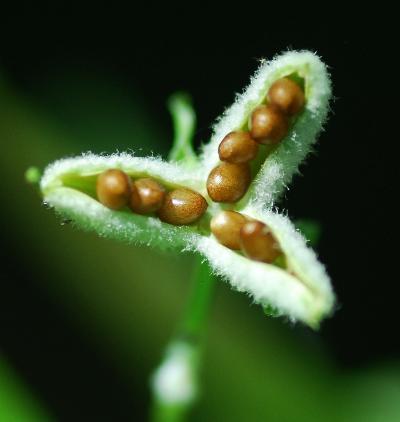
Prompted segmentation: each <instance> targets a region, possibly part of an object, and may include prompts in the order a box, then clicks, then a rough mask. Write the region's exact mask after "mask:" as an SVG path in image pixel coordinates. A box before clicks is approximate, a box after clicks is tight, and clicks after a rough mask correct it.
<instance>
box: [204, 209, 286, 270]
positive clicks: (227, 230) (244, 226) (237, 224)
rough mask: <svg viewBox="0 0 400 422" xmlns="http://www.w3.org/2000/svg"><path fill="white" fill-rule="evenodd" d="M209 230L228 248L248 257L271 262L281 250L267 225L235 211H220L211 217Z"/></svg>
mask: <svg viewBox="0 0 400 422" xmlns="http://www.w3.org/2000/svg"><path fill="white" fill-rule="evenodd" d="M210 228H211V232H212V233H213V235H214V236H215V237H216V238H217V240H218V242H219V243H221V244H222V245H224V246H226V247H227V248H229V249H233V250H241V251H242V252H243V253H244V254H245V255H246V256H247V257H248V258H250V259H254V260H255V261H261V262H267V263H271V262H273V261H275V260H276V258H278V257H279V256H280V255H281V254H282V251H281V249H280V247H279V244H278V242H277V240H276V239H275V237H274V235H273V234H272V232H271V230H270V229H269V228H268V226H267V225H266V224H264V223H262V222H261V221H258V220H253V219H251V218H249V217H247V216H244V215H243V214H240V213H238V212H236V211H221V212H220V213H219V214H217V215H216V216H215V217H213V218H212V220H211V223H210Z"/></svg>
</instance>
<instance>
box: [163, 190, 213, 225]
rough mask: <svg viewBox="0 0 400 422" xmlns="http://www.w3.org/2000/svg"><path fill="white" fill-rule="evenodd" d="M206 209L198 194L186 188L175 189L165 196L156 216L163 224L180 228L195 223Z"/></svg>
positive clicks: (202, 199)
mask: <svg viewBox="0 0 400 422" xmlns="http://www.w3.org/2000/svg"><path fill="white" fill-rule="evenodd" d="M207 207H208V204H207V201H206V200H205V199H204V198H203V196H201V195H200V194H199V193H197V192H195V191H193V190H191V189H186V188H180V189H175V190H173V191H171V192H168V193H167V194H166V195H165V198H164V201H163V203H162V205H161V207H160V208H159V210H158V216H159V218H160V220H161V221H164V222H165V223H169V224H174V225H175V226H180V225H183V224H191V223H194V222H195V221H197V220H198V219H199V218H200V217H201V216H202V215H203V214H204V213H205V212H206V209H207Z"/></svg>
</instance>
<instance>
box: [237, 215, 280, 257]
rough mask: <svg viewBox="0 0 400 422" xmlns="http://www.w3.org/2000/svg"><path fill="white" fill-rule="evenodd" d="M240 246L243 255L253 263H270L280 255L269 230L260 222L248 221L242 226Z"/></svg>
mask: <svg viewBox="0 0 400 422" xmlns="http://www.w3.org/2000/svg"><path fill="white" fill-rule="evenodd" d="M240 244H241V248H242V251H243V252H244V254H245V255H246V256H247V257H249V258H250V259H254V260H255V261H262V262H266V263H271V262H273V261H275V259H276V258H278V256H280V255H281V254H282V251H281V249H280V248H279V245H278V242H277V240H276V239H275V237H274V236H273V234H272V233H271V230H270V229H269V228H268V226H267V225H266V224H264V223H262V222H261V221H249V222H247V223H245V224H244V225H243V226H242V228H241V230H240Z"/></svg>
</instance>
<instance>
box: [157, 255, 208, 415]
mask: <svg viewBox="0 0 400 422" xmlns="http://www.w3.org/2000/svg"><path fill="white" fill-rule="evenodd" d="M196 264H197V265H196V268H195V272H194V275H193V291H192V293H191V295H190V297H189V302H188V304H187V308H186V311H185V313H184V315H183V318H182V320H181V322H180V324H179V325H178V329H177V332H176V334H175V335H174V336H173V338H172V339H171V341H170V342H169V345H168V347H167V349H166V355H165V357H164V359H163V361H162V362H161V365H160V366H159V368H158V369H157V372H156V373H155V376H154V378H153V406H152V414H151V420H152V421H153V422H180V421H184V420H185V419H186V415H187V414H188V412H189V410H190V408H191V406H192V404H193V402H194V401H195V399H196V396H197V390H198V385H197V379H198V372H199V368H200V366H201V365H200V363H201V357H202V345H203V339H204V335H205V329H206V325H207V319H208V313H209V308H210V304H211V300H212V296H213V291H214V285H215V277H214V276H213V275H212V274H211V270H210V267H209V266H208V265H207V264H206V263H201V261H200V259H199V258H198V260H197V263H196Z"/></svg>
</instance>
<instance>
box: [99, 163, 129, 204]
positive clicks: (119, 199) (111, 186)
mask: <svg viewBox="0 0 400 422" xmlns="http://www.w3.org/2000/svg"><path fill="white" fill-rule="evenodd" d="M96 192H97V198H98V200H99V201H100V202H101V203H102V204H103V205H105V206H106V207H108V208H111V209H113V210H118V209H120V208H122V207H124V206H125V205H127V203H128V201H129V196H130V193H131V180H130V178H129V177H128V175H127V174H125V173H124V172H123V171H121V170H117V169H110V170H106V171H104V172H103V173H101V174H99V175H98V176H97V183H96Z"/></svg>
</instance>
